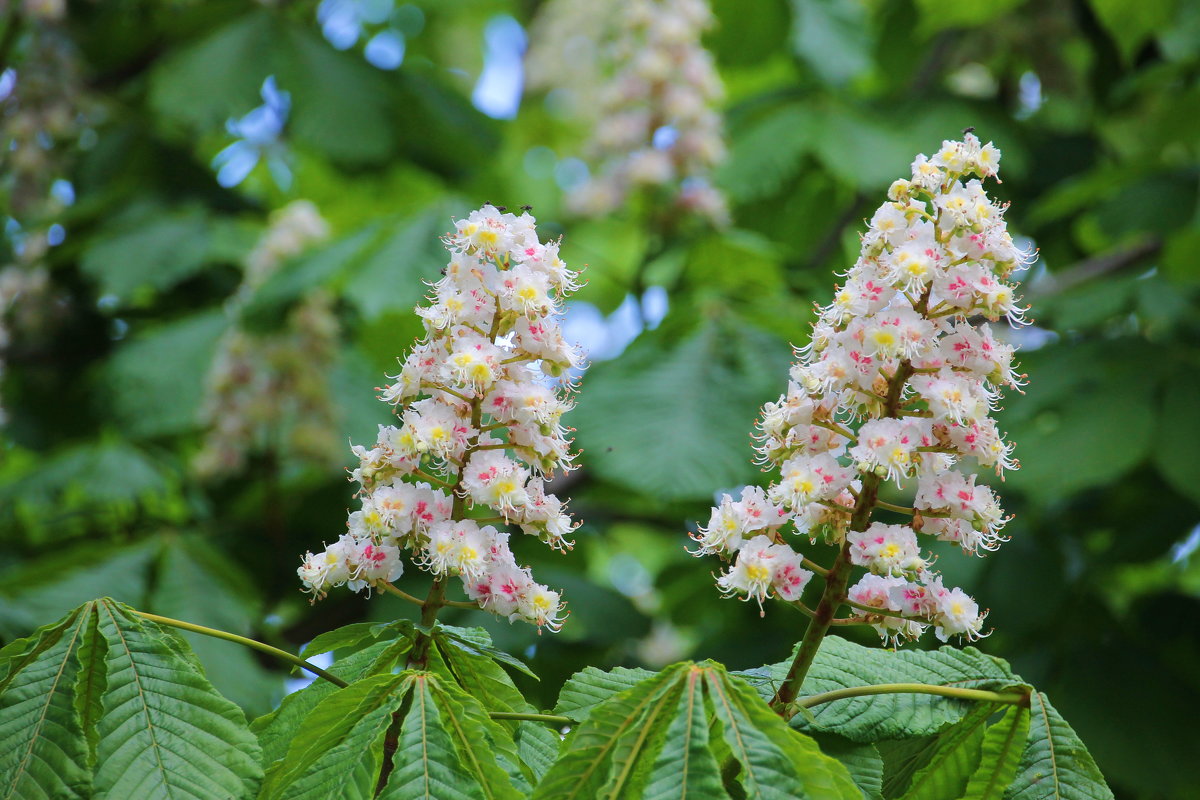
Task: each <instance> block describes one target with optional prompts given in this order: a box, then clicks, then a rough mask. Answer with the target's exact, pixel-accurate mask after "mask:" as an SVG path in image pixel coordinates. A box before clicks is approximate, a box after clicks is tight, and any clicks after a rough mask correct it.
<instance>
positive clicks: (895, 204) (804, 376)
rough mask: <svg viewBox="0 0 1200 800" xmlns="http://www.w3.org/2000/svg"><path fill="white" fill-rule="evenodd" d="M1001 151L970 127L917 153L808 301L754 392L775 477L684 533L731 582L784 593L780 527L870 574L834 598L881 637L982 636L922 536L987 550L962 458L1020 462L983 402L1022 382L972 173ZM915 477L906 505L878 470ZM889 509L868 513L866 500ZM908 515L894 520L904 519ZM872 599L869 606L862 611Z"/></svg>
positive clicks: (994, 524)
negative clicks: (820, 294)
mask: <svg viewBox="0 0 1200 800" xmlns="http://www.w3.org/2000/svg"><path fill="white" fill-rule="evenodd" d="M999 159H1000V153H999V151H998V150H997V149H996V148H995V147H994V146H993V145H992V144H991V143H988V144H986V145H982V144H980V142H979V140H978V139H977V138H976V137H975V136H973V135H971V134H970V133H967V134H965V135H964V138H963V140H962V141H957V142H949V141H948V142H944V143H943V144H942V148H941V150H939V151H938V153H937V154H936V155H935V156H934V157H933V158H927V157H925V156H918V157H917V159H916V161H914V162H913V165H912V178H911V179H910V180H898V181H896V182H895V183H893V184H892V186H891V188H890V190H889V192H888V200H887V202H885V203H884V204H883V205H882V206H880V207H879V210H878V211H876V212H875V215H874V216H873V217H872V219H871V221H870V226H869V229H868V231H867V233H866V234H865V235H864V236H863V237H862V251H861V255H860V257H859V259H858V262H857V263H856V264H855V265H854V267H852V268H851V269H850V270H849V271H848V272H847V273H846V276H845V277H846V282H845V285H844V286H842V287H839V288H837V289H836V291H835V294H834V299H833V302H831V303H830V304H829V305H828V306H825V307H824V308H821V309H819V315H818V319H817V321H816V322H815V323H814V324H813V337H812V342H811V343H810V344H809V345H808V346H807V347H805V348H803V349H802V350H801V351H799V355H800V360H799V361H798V362H797V363H796V364H795V365H793V367H792V370H791V380H790V382H789V384H788V390H787V392H786V393H785V394H784V395H783V396H781V397H780V398H779V399H778V400H777V401H775V402H771V403H767V404H766V405H765V406H764V407H763V410H762V416H761V418H760V420H759V422H758V432H757V434H756V435H755V439H756V441H757V446H756V450H757V453H758V462H759V463H760V464H762V465H763V466H764V467H768V468H778V470H779V477H778V479H777V480H776V481H775V482H773V483H772V484H771V485H769V486H768V487H767V488H766V490H765V491H764V490H763V489H761V488H758V487H747V488H746V489H745V490H744V491H743V493H742V496H741V499H740V500H737V501H735V500H733V499H732V498H731V497H730V496H728V495H726V496H724V497H723V498H722V501H721V503H720V505H719V506H718V507H716V508H714V509H713V510H712V516H711V518H710V520H709V522H708V525H707V526H703V527H701V528H700V529H699V531H698V532H697V533H695V534H693V539H695V541H697V542H698V543H699V545H700V546H699V549H698V550H697V551H696V554H697V555H700V554H709V553H715V554H718V555H720V556H721V557H722V558H724V559H726V560H728V561H731V562H732V566H731V567H730V569H729V570H728V571H727V572H726V573H725V574H724V575H722V576H721V577H720V578H718V581H717V583H718V585H719V587H720V588H721V589H722V591H724V592H726V593H727V594H738V595H742V596H744V597H745V598H746V599H750V598H753V599H755V600H756V601H758V602H759V605H760V606H761V604H762V601H763V600H764V599H766V598H768V597H771V596H773V595H777V596H779V597H781V598H783V599H784V600H788V601H792V600H797V599H798V597H799V591H798V588H797V587H799V588H803V586H804V584H805V583H806V582H807V581H808V579H809V578H811V576H812V573H811V572H809V571H808V570H805V569H803V567H802V566H800V564H801V561H802V559H801V557H800V555H799V553H798V552H796V551H795V550H793V549H792V547H791V545H790V544H789V543H788V542H787V538H786V537H785V533H787V532H789V531H788V526H789V525H790V526H791V528H790V532H792V533H795V534H799V535H800V536H803V537H805V538H807V539H808V540H810V541H812V542H815V541H817V540H818V539H823V540H825V541H826V542H829V543H831V544H835V545H838V546H840V547H841V548H842V556H841V558H840V560H839V564H840V565H841V566H840V567H837V566H835V568H841V569H846V570H848V569H849V567H850V566H851V565H853V566H857V567H863V568H865V569H866V574H865V575H863V576H862V577H861V579H860V580H859V581H858V582H857V583H855V584H854V585H853V586H850V587H849V589H848V590H847V591H846V592H845V594H844V595H843V596H842V597H839V598H837V599H838V600H839V601H842V602H845V601H849V603H850V604H851V605H852V606H853V607H856V608H857V610H858V613H859V621H862V622H866V623H869V624H871V625H873V626H874V627H875V629H876V630H877V631H878V632H879V633H880V635H881V636H883V637H884V639H886V640H891V641H893V642H898V641H899V640H900V639H906V638H915V637H917V636H919V635H920V634H921V633H922V632H923V631H924V630H925V629H926V628H927V627H929V626H933V627H934V629H935V633H936V634H937V636H938V638H939V639H942V640H943V641H945V640H946V639H947V638H948V637H949V636H952V635H959V636H964V637H966V638H968V639H976V638H979V637H980V636H983V635H985V634H984V633H983V629H982V626H983V618H984V616H985V615H986V612H984V613H980V610H979V606H978V605H977V604H976V602H975V601H974V600H972V599H971V598H970V597H968V596H967V595H966V594H965V593H964V592H963V591H962V590H961V589H955V588H946V587H944V586H943V585H942V582H941V578H940V576H938V575H937V574H936V573H935V572H934V571H933V570H932V563H933V562H932V559H931V558H929V557H928V556H926V555H924V554H923V553H922V550H921V544H920V540H919V537H918V534H923V535H927V536H932V537H934V538H936V539H938V540H941V541H946V542H954V543H956V544H958V545H959V546H960V547H961V548H962V549H963V551H965V552H966V553H968V554H982V553H983V552H985V551H990V550H995V549H996V548H997V547H999V546H1000V544H1001V543H1002V542H1003V541H1005V538H1006V537H1005V536H1003V534H1002V533H1001V531H1002V529H1003V528H1004V525H1005V523H1006V522H1007V521H1008V518H1007V517H1005V515H1004V512H1003V510H1002V509H1001V508H1000V505H999V503H998V501H997V499H996V496H995V494H994V493H993V492H992V490H991V489H990V488H988V487H987V486H984V485H982V484H980V483H978V482H977V481H978V477H977V475H975V474H973V472H972V470H973V469H974V468H975V467H976V466H978V467H987V468H991V469H994V470H995V472H996V473H997V474H998V475H1002V474H1003V472H1004V471H1005V470H1010V469H1016V467H1017V462H1016V461H1015V460H1014V459H1013V458H1012V445H1011V444H1009V443H1008V442H1006V441H1005V440H1004V437H1003V435H1002V434H1001V433H1000V431H999V430H998V429H997V428H996V424H995V422H993V421H992V419H991V418H990V417H989V414H990V413H991V412H992V411H993V410H995V409H996V407H997V405H996V404H997V402H998V400H999V399H1000V393H1001V390H1002V389H1003V388H1005V387H1009V388H1016V389H1019V387H1020V386H1021V385H1022V379H1023V376H1021V375H1018V374H1017V373H1016V372H1015V371H1014V365H1013V348H1012V347H1011V346H1009V345H1008V344H1005V343H1004V342H1002V341H1000V340H998V339H997V338H996V337H995V336H994V335H993V333H992V331H991V329H990V328H989V327H988V325H987V324H981V325H979V326H978V327H975V326H972V325H971V323H970V322H969V320H970V319H971V318H974V317H984V318H986V319H988V320H990V321H993V322H994V321H996V320H999V319H1001V318H1005V319H1007V320H1008V321H1010V322H1012V323H1020V322H1021V321H1022V313H1023V311H1024V309H1023V308H1021V307H1020V306H1018V305H1017V300H1016V297H1015V294H1014V290H1013V286H1012V285H1011V284H1010V283H1008V280H1009V279H1010V277H1011V276H1012V275H1013V273H1014V272H1016V271H1018V270H1019V269H1021V268H1022V267H1023V266H1024V265H1025V264H1026V263H1027V261H1028V254H1026V253H1024V252H1022V251H1021V250H1020V249H1019V248H1018V247H1017V246H1016V245H1015V244H1014V243H1013V240H1012V237H1011V236H1009V234H1008V231H1007V228H1006V226H1005V222H1004V211H1005V206H1003V205H998V204H996V203H993V202H992V201H991V200H989V199H988V197H987V194H986V193H985V191H984V189H983V185H982V182H981V181H982V180H983V179H986V178H993V177H995V176H996V171H997V166H998V163H999ZM888 482H891V483H894V484H895V485H896V486H897V487H898V488H900V489H904V488H906V487H908V488H912V489H914V490H915V496H914V499H913V503H912V507H905V506H901V505H895V504H892V503H884V502H880V501H879V500H878V498H877V493H878V491H879V489H880V487H881V485H883V484H886V483H888ZM878 513H883V514H888V515H895V516H896V517H897V519H896V520H895V521H888V522H884V521H876V520H872V514H878ZM905 518H907V519H905ZM873 609H878V612H873V611H872V610H873Z"/></svg>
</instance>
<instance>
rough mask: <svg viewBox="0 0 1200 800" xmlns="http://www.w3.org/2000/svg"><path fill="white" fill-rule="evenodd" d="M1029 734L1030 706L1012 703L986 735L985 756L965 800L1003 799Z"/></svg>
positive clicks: (971, 781)
mask: <svg viewBox="0 0 1200 800" xmlns="http://www.w3.org/2000/svg"><path fill="white" fill-rule="evenodd" d="M1028 735H1029V709H1027V708H1025V707H1024V706H1009V708H1008V710H1007V711H1006V712H1004V716H1003V717H1001V719H1000V721H999V722H997V723H996V724H994V725H991V726H989V727H988V729H987V733H986V734H984V737H983V750H982V758H981V759H980V761H979V767H978V768H977V769H976V770H975V772H974V773H972V774H971V780H970V781H969V782H968V783H967V791H966V793H965V794H964V795H963V800H1001V798H1002V797H1003V796H1004V791H1005V790H1006V789H1007V788H1008V786H1009V784H1010V783H1012V779H1013V777H1014V776H1015V775H1016V774H1017V764H1018V763H1019V762H1020V760H1021V753H1022V752H1023V751H1024V749H1025V741H1026V739H1027V737H1028Z"/></svg>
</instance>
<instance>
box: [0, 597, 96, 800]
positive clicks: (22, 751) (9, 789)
mask: <svg viewBox="0 0 1200 800" xmlns="http://www.w3.org/2000/svg"><path fill="white" fill-rule="evenodd" d="M94 614H95V612H94V610H93V608H92V606H91V605H90V604H89V605H85V606H83V607H81V608H78V609H76V610H75V611H73V612H72V613H71V614H69V615H68V616H67V617H66V618H65V619H63V620H60V621H59V622H56V623H54V624H52V625H47V626H45V627H43V628H40V629H39V630H38V631H37V632H36V633H35V634H34V635H33V636H30V637H29V638H27V639H19V640H17V641H16V642H13V643H12V644H11V645H9V646H8V647H5V648H4V651H2V652H3V655H4V658H5V660H6V666H7V668H8V672H7V676H6V678H5V679H4V681H3V682H2V683H0V797H3V798H5V800H9V798H13V799H14V800H15V799H16V798H26V797H30V798H32V797H63V798H75V797H78V798H83V797H88V796H90V783H91V774H90V773H91V770H90V769H89V767H90V764H89V753H88V743H89V739H88V737H86V736H85V733H84V730H83V729H82V727H81V723H80V717H79V715H78V712H77V708H76V686H77V684H79V683H80V682H85V683H86V681H87V680H88V678H87V676H86V675H84V670H83V669H82V668H81V666H80V662H79V659H78V656H77V653H78V650H79V648H80V647H81V645H82V643H83V642H84V641H86V640H87V639H89V637H92V636H94V630H93V629H92V626H93V625H94V620H93V617H94ZM89 647H91V645H90V644H89ZM85 663H86V664H87V665H94V661H93V659H92V657H91V655H90V654H89V657H88V659H87V661H86V662H85ZM90 701H91V695H90V694H89V695H88V698H87V700H85V703H86V704H87V705H88V706H89V710H90Z"/></svg>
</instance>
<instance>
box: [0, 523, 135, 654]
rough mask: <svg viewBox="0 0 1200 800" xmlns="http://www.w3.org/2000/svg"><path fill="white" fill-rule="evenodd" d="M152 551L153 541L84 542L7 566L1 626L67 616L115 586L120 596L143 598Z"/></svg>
mask: <svg viewBox="0 0 1200 800" xmlns="http://www.w3.org/2000/svg"><path fill="white" fill-rule="evenodd" d="M153 553H154V548H153V546H152V544H151V543H149V542H141V543H138V544H134V545H132V546H130V545H122V546H116V547H114V546H112V545H98V546H87V545H83V546H77V547H75V548H73V549H71V550H70V551H69V552H68V553H65V554H60V553H54V554H52V555H49V556H47V557H45V558H41V559H38V560H36V561H31V562H29V563H27V564H22V565H21V566H19V567H17V568H16V569H12V570H9V571H7V572H6V573H4V580H3V581H0V587H2V588H0V632H3V633H4V634H5V635H13V634H16V633H23V632H25V631H28V630H31V629H33V628H35V627H37V623H38V621H39V620H43V619H47V618H54V617H58V616H62V615H63V614H65V613H66V612H67V611H69V610H70V609H71V608H73V607H75V606H78V605H79V604H81V603H85V602H87V601H88V600H89V599H91V598H93V597H96V596H98V595H101V594H103V593H104V592H105V591H110V590H112V589H113V588H114V587H119V588H120V590H121V599H123V600H128V601H129V602H131V603H139V604H140V603H141V602H142V601H143V599H144V595H145V591H146V571H147V568H148V567H149V565H150V562H151V559H152V558H153Z"/></svg>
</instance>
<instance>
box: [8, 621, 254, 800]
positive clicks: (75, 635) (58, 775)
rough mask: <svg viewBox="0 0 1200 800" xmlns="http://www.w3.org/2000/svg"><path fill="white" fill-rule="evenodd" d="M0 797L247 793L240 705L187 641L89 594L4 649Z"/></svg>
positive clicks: (250, 746)
mask: <svg viewBox="0 0 1200 800" xmlns="http://www.w3.org/2000/svg"><path fill="white" fill-rule="evenodd" d="M0 675H2V676H3V677H0V797H4V798H39V797H54V798H70V797H89V798H93V797H94V798H126V797H172V798H180V800H182V799H183V798H196V800H199V799H200V798H212V797H222V798H234V799H238V798H249V797H253V796H254V794H255V791H256V789H257V787H258V782H259V780H260V778H261V777H262V770H261V768H260V767H259V764H258V760H259V749H258V745H257V743H256V742H255V741H254V737H253V735H251V733H250V731H249V730H248V729H247V728H246V724H245V718H244V716H243V715H242V712H241V710H240V709H238V708H237V706H235V705H233V703H231V702H229V701H228V700H226V699H225V698H223V697H221V695H220V694H218V693H217V692H216V690H215V689H213V687H212V685H211V684H210V683H209V682H208V681H207V680H206V679H205V677H204V674H203V672H202V671H201V669H200V667H199V664H198V662H197V661H196V660H195V658H194V657H193V656H192V654H191V652H190V650H189V649H188V645H187V643H186V642H185V641H184V640H183V639H182V638H178V637H175V636H172V635H169V634H167V633H166V632H165V631H164V630H162V629H160V628H158V627H157V626H156V625H153V624H151V623H147V622H143V621H142V620H141V619H140V618H138V617H137V616H136V615H134V614H133V613H132V612H131V611H130V610H129V609H128V607H127V606H123V605H122V604H120V603H117V602H116V601H114V600H111V599H108V598H105V599H103V600H94V601H91V602H88V603H85V604H84V605H82V606H80V607H79V608H77V609H75V610H74V611H72V612H71V613H70V614H68V615H67V616H66V617H65V618H64V619H63V620H61V621H59V622H57V623H55V624H53V625H48V626H46V627H44V628H41V629H40V630H38V631H37V632H36V633H34V634H33V635H32V636H30V637H29V638H27V639H22V640H18V641H15V642H13V643H11V644H10V645H9V646H8V647H6V648H5V649H4V650H3V651H0Z"/></svg>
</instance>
